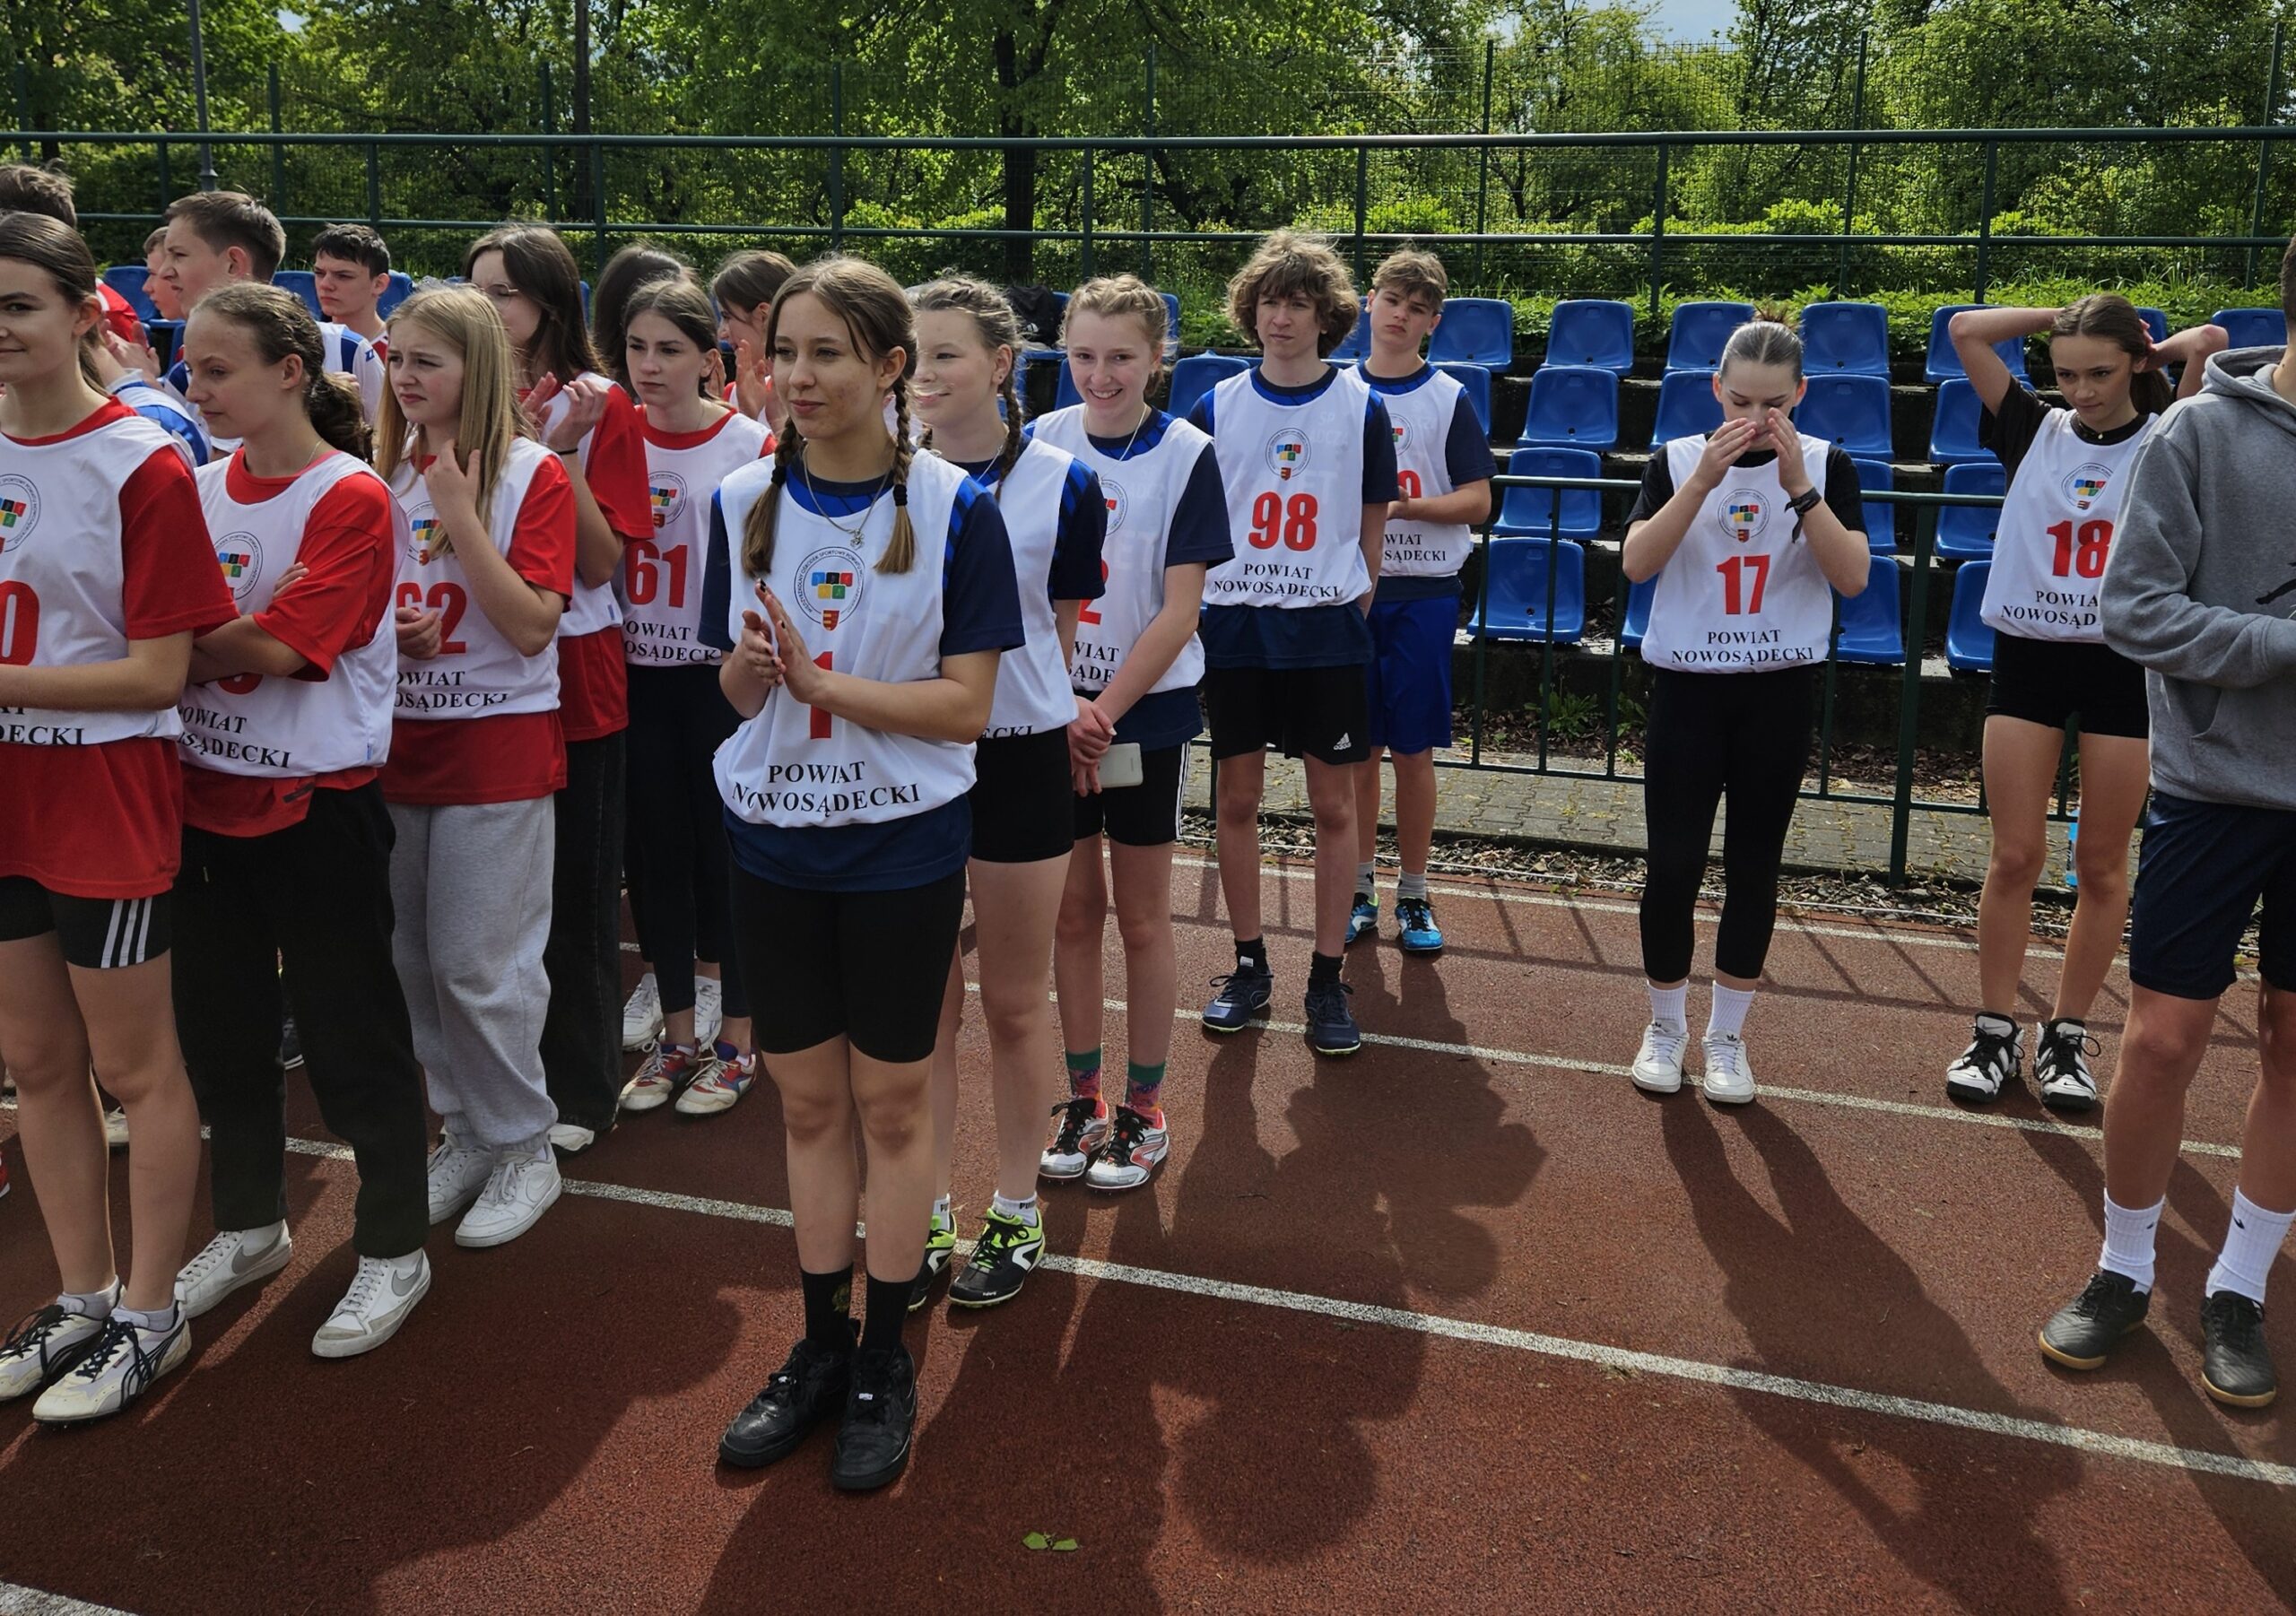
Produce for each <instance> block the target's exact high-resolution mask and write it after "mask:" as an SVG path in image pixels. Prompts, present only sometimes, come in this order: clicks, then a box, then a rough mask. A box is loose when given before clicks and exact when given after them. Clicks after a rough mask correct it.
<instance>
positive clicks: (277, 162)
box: [267, 62, 287, 213]
mask: <svg viewBox="0 0 2296 1616" xmlns="http://www.w3.org/2000/svg"><path fill="white" fill-rule="evenodd" d="M268 79H269V83H268V85H267V88H268V90H269V91H270V96H271V132H272V133H273V134H274V135H276V134H278V133H279V132H280V130H281V128H282V127H283V126H282V124H281V123H280V121H279V64H278V63H276V62H274V63H273V64H271V71H270V74H268ZM267 200H268V201H269V202H270V204H271V211H272V212H273V213H285V212H286V211H287V148H286V147H285V146H283V145H282V144H281V143H279V142H277V141H274V142H272V143H271V195H270V196H269V197H268V198H267Z"/></svg>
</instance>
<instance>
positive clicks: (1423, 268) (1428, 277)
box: [1371, 247, 1451, 314]
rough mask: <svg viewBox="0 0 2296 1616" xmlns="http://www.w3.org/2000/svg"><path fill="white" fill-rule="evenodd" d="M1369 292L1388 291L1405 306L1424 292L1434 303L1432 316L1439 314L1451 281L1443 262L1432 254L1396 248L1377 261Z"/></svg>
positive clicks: (1410, 248) (1412, 248) (1411, 248)
mask: <svg viewBox="0 0 2296 1616" xmlns="http://www.w3.org/2000/svg"><path fill="white" fill-rule="evenodd" d="M1371 290H1372V291H1392V292H1394V293H1395V294H1396V296H1397V297H1399V298H1402V299H1403V300H1405V301H1406V302H1408V301H1409V300H1412V299H1413V298H1415V297H1418V296H1419V295H1420V294H1421V293H1422V292H1424V293H1425V294H1426V295H1427V296H1429V297H1431V298H1432V299H1434V300H1435V312H1436V313H1438V314H1440V313H1441V312H1442V311H1443V300H1444V299H1445V298H1448V297H1449V296H1450V295H1451V277H1450V274H1449V272H1448V271H1447V270H1445V269H1444V267H1443V260H1442V259H1440V258H1439V257H1437V256H1435V255H1434V254H1433V253H1431V252H1425V251H1422V250H1421V249H1420V248H1415V247H1405V248H1397V249H1396V251H1394V252H1391V253H1389V254H1388V255H1387V256H1386V257H1384V258H1382V259H1380V260H1379V267H1378V268H1377V269H1375V270H1373V271H1372V272H1371Z"/></svg>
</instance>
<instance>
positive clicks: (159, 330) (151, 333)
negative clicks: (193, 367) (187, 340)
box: [143, 320, 183, 370]
mask: <svg viewBox="0 0 2296 1616" xmlns="http://www.w3.org/2000/svg"><path fill="white" fill-rule="evenodd" d="M143 334H144V336H145V337H147V338H148V339H150V341H151V343H152V353H153V354H154V355H155V356H157V358H158V359H159V361H160V369H162V370H165V369H167V368H168V367H169V366H170V365H172V364H174V363H175V362H176V348H177V346H178V344H179V343H182V341H183V322H182V321H181V320H146V321H144V322H143Z"/></svg>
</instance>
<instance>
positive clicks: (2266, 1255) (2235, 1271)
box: [2206, 1189, 2296, 1307]
mask: <svg viewBox="0 0 2296 1616" xmlns="http://www.w3.org/2000/svg"><path fill="white" fill-rule="evenodd" d="M2292 1222H2296V1212H2266V1210H2265V1209H2264V1208H2263V1207H2261V1206H2258V1205H2257V1203H2255V1202H2253V1201H2251V1200H2249V1199H2248V1197H2247V1196H2246V1195H2242V1194H2241V1193H2240V1192H2239V1190H2237V1189H2236V1190H2234V1191H2233V1192H2232V1221H2231V1224H2230V1225H2228V1226H2227V1227H2226V1229H2225V1230H2224V1249H2223V1250H2222V1251H2221V1252H2219V1253H2218V1254H2217V1256H2216V1266H2215V1267H2213V1268H2211V1269H2210V1270H2209V1271H2208V1290H2207V1292H2206V1294H2207V1295H2210V1296H2214V1295H2215V1294H2216V1293H2217V1292H2218V1291H2220V1290H2232V1291H2237V1292H2239V1294H2240V1295H2242V1296H2245V1297H2247V1298H2248V1299H2249V1300H2250V1301H2252V1302H2254V1303H2256V1304H2257V1306H2258V1307H2262V1306H2264V1282H2265V1276H2266V1274H2268V1273H2271V1272H2272V1259H2273V1258H2274V1256H2276V1255H2279V1252H2280V1242H2281V1240H2282V1238H2283V1237H2284V1236H2285V1235H2286V1234H2287V1233H2288V1226H2289V1224H2291V1223H2292Z"/></svg>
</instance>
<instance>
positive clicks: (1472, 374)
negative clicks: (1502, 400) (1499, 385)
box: [1435, 361, 1491, 438]
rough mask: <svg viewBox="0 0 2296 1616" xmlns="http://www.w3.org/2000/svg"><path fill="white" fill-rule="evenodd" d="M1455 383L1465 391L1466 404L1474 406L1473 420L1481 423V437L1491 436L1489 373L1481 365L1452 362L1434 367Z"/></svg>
mask: <svg viewBox="0 0 2296 1616" xmlns="http://www.w3.org/2000/svg"><path fill="white" fill-rule="evenodd" d="M1435 368H1436V369H1438V370H1440V371H1442V372H1443V374H1445V375H1446V376H1448V377H1451V378H1454V379H1455V380H1457V383H1458V384H1459V386H1461V387H1465V389H1466V390H1467V402H1468V403H1469V404H1473V405H1474V418H1475V419H1476V420H1477V421H1481V422H1483V436H1484V437H1485V438H1488V437H1490V436H1491V372H1490V371H1489V370H1488V369H1485V368H1484V367H1483V366H1481V365H1467V364H1460V363H1458V362H1457V361H1452V362H1449V363H1446V364H1440V365H1438V366H1436V367H1435Z"/></svg>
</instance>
